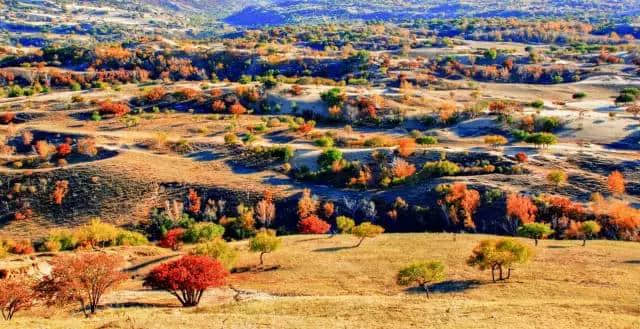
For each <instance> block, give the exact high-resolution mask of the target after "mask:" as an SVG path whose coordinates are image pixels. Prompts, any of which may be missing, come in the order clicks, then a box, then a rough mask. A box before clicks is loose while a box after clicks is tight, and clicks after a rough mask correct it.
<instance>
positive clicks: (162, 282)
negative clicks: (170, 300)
mask: <svg viewBox="0 0 640 329" xmlns="http://www.w3.org/2000/svg"><path fill="white" fill-rule="evenodd" d="M228 275H229V272H228V271H227V270H226V269H225V268H224V266H223V265H222V264H221V263H220V262H219V261H218V260H215V259H212V258H210V257H207V256H195V255H187V256H184V257H182V258H180V259H178V260H175V261H172V262H169V263H165V264H162V265H159V266H157V267H156V268H154V269H153V270H151V272H150V273H149V275H148V276H147V277H146V278H145V279H144V285H145V286H147V287H151V288H153V289H163V290H166V291H168V292H169V293H170V294H172V295H173V296H175V297H176V298H177V299H178V300H179V301H180V303H181V304H182V306H185V307H190V306H196V305H198V303H200V298H202V295H203V294H204V292H205V291H206V290H207V289H209V288H214V287H220V286H222V285H224V284H225V279H226V277H227V276H228Z"/></svg>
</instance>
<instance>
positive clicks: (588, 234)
mask: <svg viewBox="0 0 640 329" xmlns="http://www.w3.org/2000/svg"><path fill="white" fill-rule="evenodd" d="M600 229H601V227H600V224H598V222H596V221H594V220H588V221H586V222H582V224H580V227H578V231H579V232H580V233H582V246H583V247H584V246H586V245H587V239H591V238H593V237H594V236H596V235H597V234H598V233H600Z"/></svg>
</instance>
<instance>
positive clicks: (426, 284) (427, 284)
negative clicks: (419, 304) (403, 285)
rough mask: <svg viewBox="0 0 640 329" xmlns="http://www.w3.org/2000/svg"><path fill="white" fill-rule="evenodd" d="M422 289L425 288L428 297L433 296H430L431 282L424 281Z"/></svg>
mask: <svg viewBox="0 0 640 329" xmlns="http://www.w3.org/2000/svg"><path fill="white" fill-rule="evenodd" d="M422 289H424V291H426V292H427V299H430V298H431V297H430V296H429V283H426V282H425V283H423V284H422Z"/></svg>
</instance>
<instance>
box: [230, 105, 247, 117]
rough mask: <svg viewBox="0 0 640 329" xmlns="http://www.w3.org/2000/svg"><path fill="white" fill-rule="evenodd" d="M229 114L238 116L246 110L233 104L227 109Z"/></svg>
mask: <svg viewBox="0 0 640 329" xmlns="http://www.w3.org/2000/svg"><path fill="white" fill-rule="evenodd" d="M229 112H230V113H231V114H233V115H240V114H245V113H247V109H246V108H245V107H244V106H242V104H240V103H235V104H233V105H231V108H229Z"/></svg>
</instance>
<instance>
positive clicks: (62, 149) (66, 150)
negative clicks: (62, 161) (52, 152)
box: [56, 143, 71, 158]
mask: <svg viewBox="0 0 640 329" xmlns="http://www.w3.org/2000/svg"><path fill="white" fill-rule="evenodd" d="M56 153H57V154H58V156H59V157H61V158H65V157H67V156H68V155H69V154H71V145H69V144H67V143H62V144H60V145H58V147H56Z"/></svg>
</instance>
